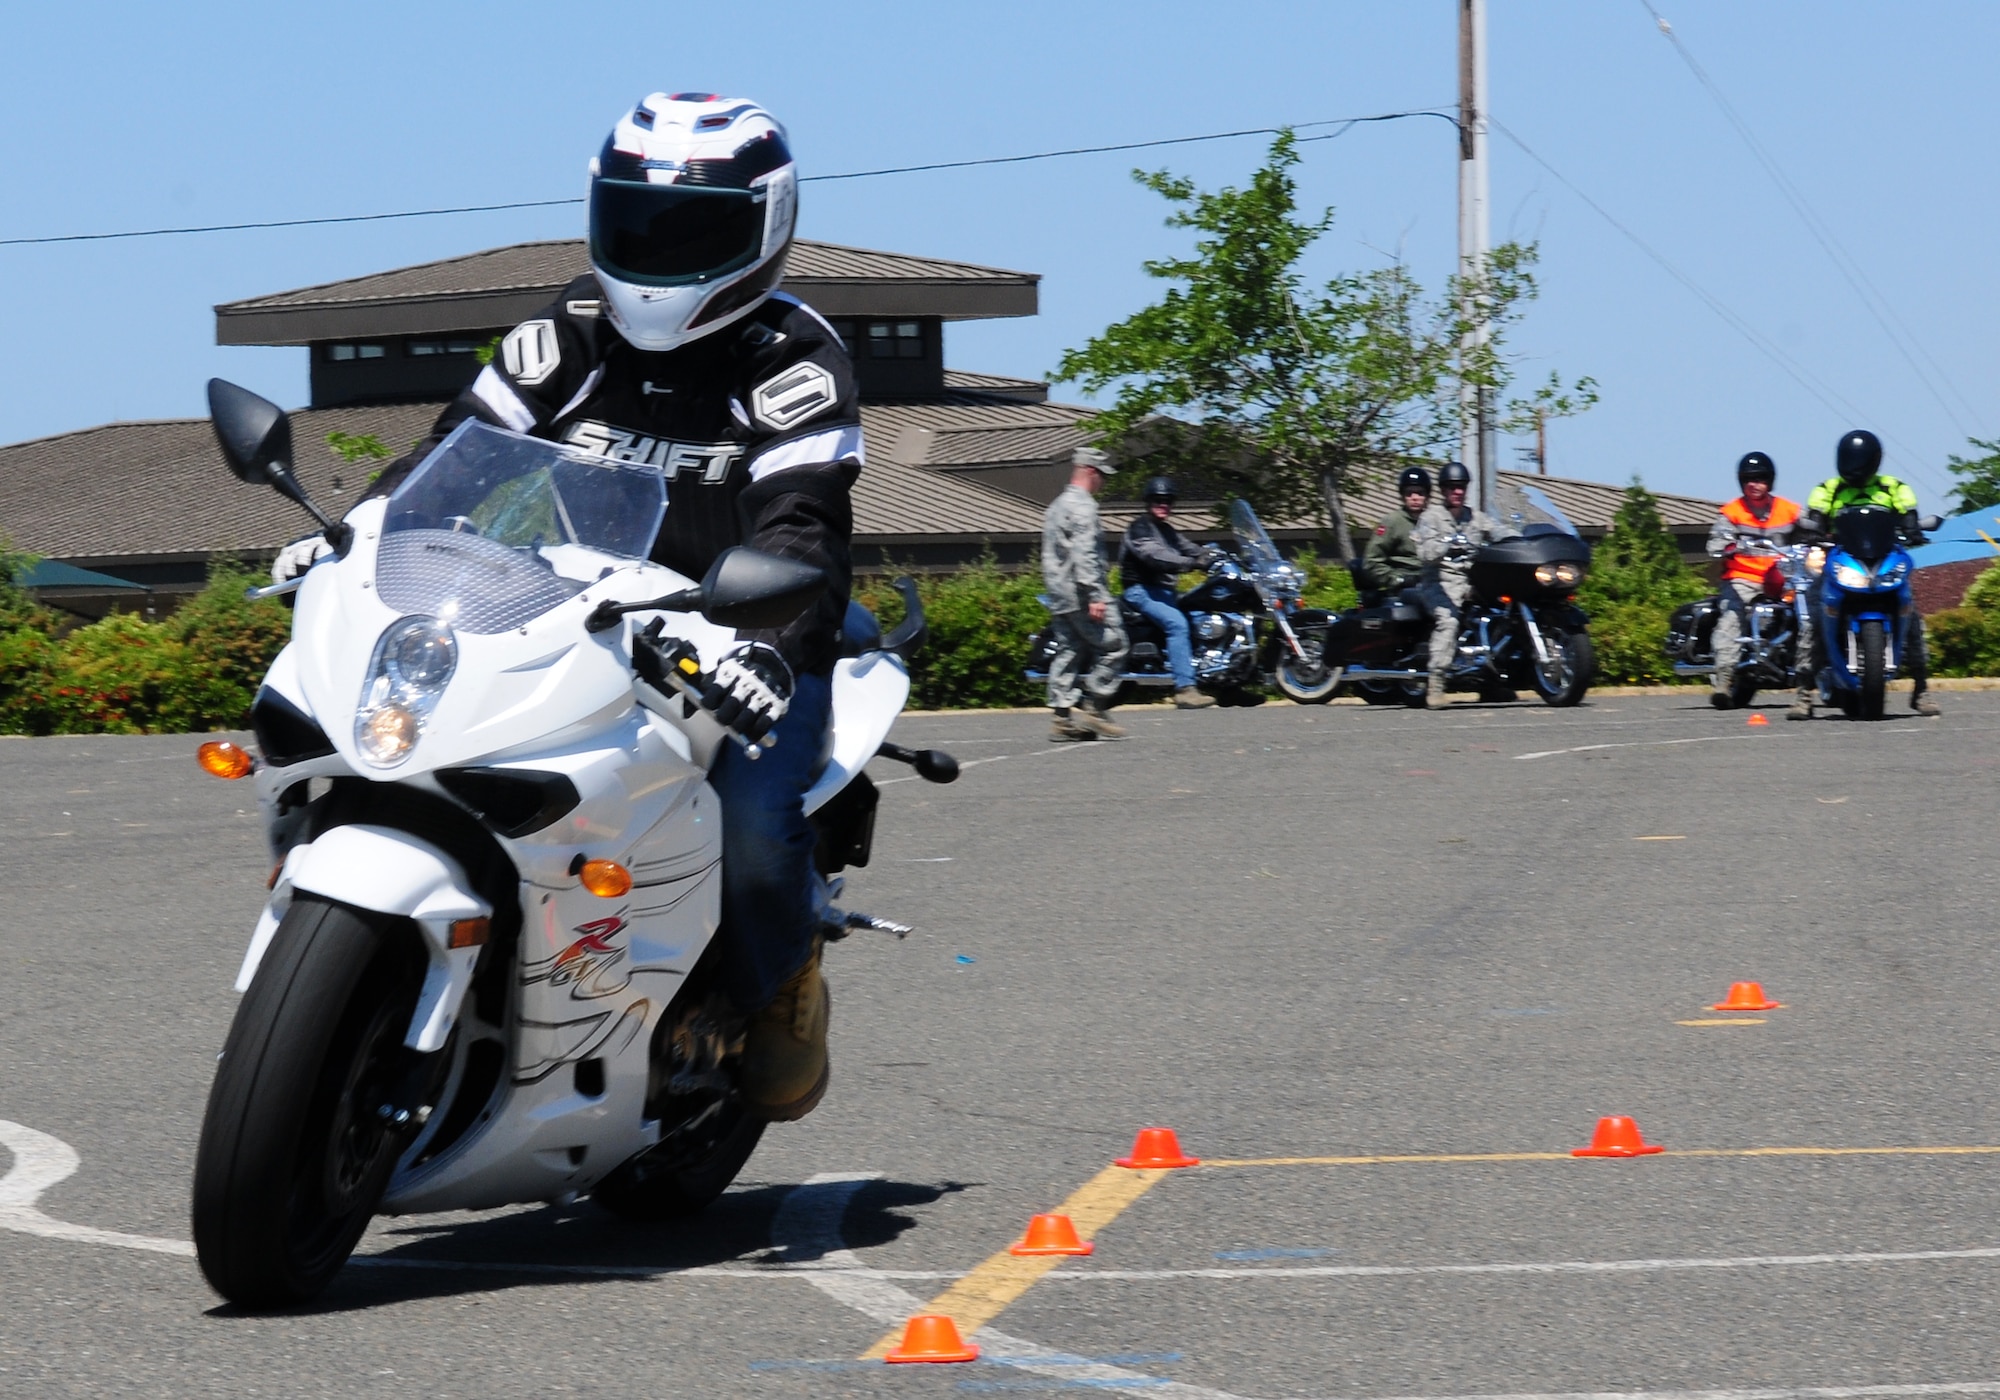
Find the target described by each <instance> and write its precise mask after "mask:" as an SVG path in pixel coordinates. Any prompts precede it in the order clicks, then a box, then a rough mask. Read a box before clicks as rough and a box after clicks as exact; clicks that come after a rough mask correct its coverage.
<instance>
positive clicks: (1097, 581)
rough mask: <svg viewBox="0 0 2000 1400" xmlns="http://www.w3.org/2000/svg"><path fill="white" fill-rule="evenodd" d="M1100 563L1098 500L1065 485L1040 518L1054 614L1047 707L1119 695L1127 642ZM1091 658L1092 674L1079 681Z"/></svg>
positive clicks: (1062, 709) (1101, 701)
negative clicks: (1093, 612) (1095, 613)
mask: <svg viewBox="0 0 2000 1400" xmlns="http://www.w3.org/2000/svg"><path fill="white" fill-rule="evenodd" d="M1109 573H1110V571H1109V569H1107V568H1106V566H1105V563H1104V531H1103V527H1102V526H1101V525H1099V523H1098V519H1097V502H1096V501H1095V500H1094V499H1092V497H1091V494H1090V493H1089V492H1088V491H1086V490H1084V489H1083V488H1082V487H1081V486H1067V487H1064V488H1063V492H1062V494H1061V495H1059V496H1057V497H1056V498H1055V500H1053V501H1051V502H1050V503H1049V508H1048V512H1047V513H1046V514H1045V515H1043V516H1042V583H1043V586H1044V587H1045V588H1046V589H1047V590H1048V595H1049V611H1050V612H1052V613H1054V614H1055V617H1054V620H1053V626H1054V629H1055V635H1056V653H1055V656H1054V657H1053V658H1051V660H1050V662H1049V708H1050V709H1052V710H1054V711H1056V712H1057V714H1066V713H1067V712H1068V711H1069V709H1070V708H1071V707H1072V706H1073V705H1075V704H1077V703H1078V702H1079V701H1080V700H1082V699H1083V698H1084V696H1085V695H1086V694H1087V695H1088V696H1089V697H1090V698H1091V699H1092V700H1094V701H1096V702H1097V703H1098V705H1099V706H1104V705H1108V704H1110V703H1111V701H1112V700H1113V699H1114V698H1115V697H1116V696H1117V693H1118V676H1119V673H1120V672H1121V671H1122V670H1123V669H1124V664H1125V652H1126V650H1127V648H1128V646H1129V643H1128V642H1127V640H1126V637H1125V628H1124V626H1123V624H1122V623H1121V622H1120V620H1119V613H1118V601H1117V599H1115V598H1113V597H1112V596H1111V586H1110V581H1109ZM1092 603H1102V604H1104V621H1102V622H1092V621H1091V620H1090V613H1089V611H1088V609H1089V607H1090V605H1091V604H1092ZM1086 659H1088V662H1089V668H1090V674H1089V675H1088V676H1086V677H1084V678H1083V682H1082V685H1081V686H1080V687H1079V685H1078V683H1077V682H1078V673H1079V672H1081V671H1082V670H1083V668H1084V665H1085V662H1086Z"/></svg>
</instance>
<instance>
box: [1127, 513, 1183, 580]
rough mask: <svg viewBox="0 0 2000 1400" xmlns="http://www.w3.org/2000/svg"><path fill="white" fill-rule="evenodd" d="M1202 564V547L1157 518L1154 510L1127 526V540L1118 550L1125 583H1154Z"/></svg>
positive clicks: (1172, 577)
mask: <svg viewBox="0 0 2000 1400" xmlns="http://www.w3.org/2000/svg"><path fill="white" fill-rule="evenodd" d="M1200 564H1201V551H1200V550H1199V549H1197V548H1195V546H1193V545H1191V544H1189V543H1188V542H1187V541H1186V540H1184V539H1182V538H1181V536H1180V531H1178V530H1176V529H1175V528H1174V527H1173V526H1171V525H1168V524H1164V523H1163V522H1161V521H1158V520H1155V519H1153V517H1152V514H1151V512H1148V513H1146V514H1144V515H1141V516H1139V518H1138V519H1136V520H1134V521H1133V522H1132V523H1131V524H1130V525H1127V526H1126V527H1125V543H1124V544H1123V545H1122V546H1121V547H1120V548H1119V551H1118V568H1119V570H1120V572H1121V574H1122V575H1123V577H1124V580H1125V586H1126V587H1127V588H1130V587H1131V586H1132V585H1133V584H1135V583H1136V584H1139V585H1141V586H1142V587H1148V588H1150V587H1152V586H1153V585H1155V584H1162V583H1163V584H1166V585H1167V586H1168V587H1170V588H1171V587H1172V586H1173V584H1174V581H1175V580H1176V579H1178V578H1179V577H1180V576H1181V575H1182V574H1184V573H1186V572H1187V571H1188V570H1189V569H1193V568H1197V567H1199V566H1200Z"/></svg>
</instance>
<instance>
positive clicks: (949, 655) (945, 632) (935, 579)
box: [854, 558, 1049, 710]
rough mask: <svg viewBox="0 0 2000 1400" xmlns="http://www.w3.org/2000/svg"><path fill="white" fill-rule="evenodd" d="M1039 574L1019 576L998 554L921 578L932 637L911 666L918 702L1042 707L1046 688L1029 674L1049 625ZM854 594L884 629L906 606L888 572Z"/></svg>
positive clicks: (916, 705)
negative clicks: (1034, 649) (1032, 643)
mask: <svg viewBox="0 0 2000 1400" xmlns="http://www.w3.org/2000/svg"><path fill="white" fill-rule="evenodd" d="M1041 591H1042V581H1041V575H1040V574H1038V573H1025V574H1012V573H1006V572H1004V571H1002V570H1001V568H1000V566H999V565H998V564H997V563H995V562H994V561H993V560H992V559H991V558H987V559H982V560H981V561H980V562H979V563H978V564H976V565H974V566H973V567H972V568H970V569H964V570H961V571H960V572H958V573H954V574H932V575H928V576H925V577H922V578H919V579H918V580H917V596H918V598H920V599H921V600H922V601H923V605H924V616H925V618H926V619H927V620H928V621H929V623H930V630H931V635H930V641H929V643H928V644H926V646H925V647H924V649H923V650H922V651H921V652H919V653H918V654H917V657H916V661H915V663H914V664H913V665H912V666H911V668H910V707H911V708H912V709H920V710H948V709H968V710H986V709H996V708H1001V707H1005V706H1010V705H1034V704H1039V703H1040V702H1041V700H1042V699H1043V697H1044V691H1043V688H1042V685H1041V683H1040V682H1038V681H1031V680H1029V679H1028V678H1027V677H1025V676H1023V675H1022V674H1021V672H1022V669H1023V667H1024V666H1025V665H1026V664H1027V659H1028V638H1029V636H1030V635H1031V634H1033V633H1036V632H1039V631H1041V630H1042V629H1043V628H1044V627H1046V626H1047V625H1048V621H1049V614H1048V609H1046V608H1044V607H1043V606H1042V605H1041V603H1040V602H1039V601H1037V597H1036V595H1038V594H1039V593H1040V592H1041ZM854 597H855V599H856V601H858V602H859V603H861V604H862V605H863V606H864V607H867V608H871V609H873V610H874V613H875V615H876V616H877V617H878V618H880V619H881V621H882V630H883V631H885V632H886V631H888V630H889V629H890V628H891V627H893V626H895V624H896V622H897V621H898V620H900V619H901V617H902V615H903V603H902V599H900V598H899V597H898V596H897V595H896V593H895V592H894V591H893V590H892V589H891V588H890V587H889V579H887V578H881V577H871V578H862V579H856V580H855V586H854Z"/></svg>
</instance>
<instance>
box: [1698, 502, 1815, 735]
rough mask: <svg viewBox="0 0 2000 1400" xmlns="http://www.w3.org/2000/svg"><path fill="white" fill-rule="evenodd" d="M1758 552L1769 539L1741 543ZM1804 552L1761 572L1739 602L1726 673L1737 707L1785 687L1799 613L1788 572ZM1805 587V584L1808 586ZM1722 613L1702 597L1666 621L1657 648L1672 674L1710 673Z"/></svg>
mask: <svg viewBox="0 0 2000 1400" xmlns="http://www.w3.org/2000/svg"><path fill="white" fill-rule="evenodd" d="M1744 544H1745V546H1746V547H1750V546H1751V545H1753V544H1754V545H1755V546H1756V547H1757V548H1758V549H1759V550H1760V552H1761V551H1763V550H1768V549H1769V548H1771V545H1770V542H1769V541H1768V540H1758V541H1751V540H1749V539H1746V540H1745V541H1744ZM1803 552H1804V551H1801V550H1797V549H1790V550H1786V551H1785V552H1784V556H1783V557H1782V558H1781V559H1780V560H1779V562H1777V563H1774V564H1772V565H1771V567H1770V568H1769V569H1766V570H1765V571H1764V578H1763V581H1762V582H1761V584H1760V585H1759V588H1758V593H1757V596H1756V597H1755V598H1753V599H1751V600H1750V601H1749V602H1748V603H1746V604H1744V606H1743V632H1742V635H1741V637H1740V638H1739V639H1738V641H1737V644H1736V669H1735V672H1734V673H1733V674H1732V675H1731V677H1730V684H1729V698H1730V700H1731V701H1732V702H1733V703H1734V704H1735V705H1736V707H1737V708H1739V709H1740V708H1742V707H1743V706H1745V705H1748V704H1749V703H1750V701H1751V699H1752V698H1754V697H1755V696H1756V694H1757V692H1758V691H1760V690H1790V689H1791V688H1792V686H1793V684H1794V681H1793V667H1794V666H1795V665H1796V664H1797V662H1796V660H1795V657H1796V654H1797V641H1798V631H1799V622H1798V611H1797V608H1796V606H1795V601H1794V591H1795V590H1794V583H1793V574H1795V573H1797V572H1798V571H1799V570H1800V569H1801V568H1802V567H1803V565H1802V563H1801V561H1800V556H1801V555H1802V554H1803ZM1808 586H1809V585H1808ZM1721 617H1722V599H1721V598H1720V597H1719V596H1718V597H1714V598H1702V599H1698V600H1697V601H1695V602H1692V603H1683V604H1681V605H1680V606H1679V607H1678V608H1675V609H1674V615H1673V616H1672V617H1671V618H1669V619H1668V620H1667V640H1666V643H1665V646H1664V647H1663V648H1662V649H1663V650H1664V651H1665V652H1666V654H1667V659H1668V660H1669V661H1671V662H1673V663H1674V674H1675V675H1677V676H1712V675H1714V674H1715V624H1716V622H1717V621H1719V620H1720V619H1721Z"/></svg>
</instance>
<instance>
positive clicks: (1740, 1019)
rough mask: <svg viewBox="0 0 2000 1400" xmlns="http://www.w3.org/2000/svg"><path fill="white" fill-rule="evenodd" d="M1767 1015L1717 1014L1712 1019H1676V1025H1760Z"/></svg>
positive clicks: (1763, 1022)
mask: <svg viewBox="0 0 2000 1400" xmlns="http://www.w3.org/2000/svg"><path fill="white" fill-rule="evenodd" d="M1768 1019H1769V1018H1768V1017H1764V1016H1727V1017H1724V1016H1718V1017H1715V1018H1714V1019H1712V1020H1701V1021H1676V1022H1674V1024H1675V1025H1677V1026H1761V1025H1763V1024H1765V1023H1766V1021H1767V1020H1768Z"/></svg>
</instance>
